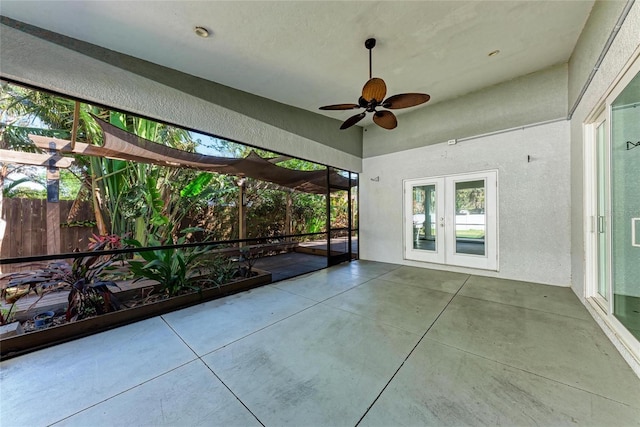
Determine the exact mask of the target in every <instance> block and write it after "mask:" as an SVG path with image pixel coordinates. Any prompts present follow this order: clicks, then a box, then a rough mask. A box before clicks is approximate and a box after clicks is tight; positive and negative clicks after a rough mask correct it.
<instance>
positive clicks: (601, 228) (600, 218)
mask: <svg viewBox="0 0 640 427" xmlns="http://www.w3.org/2000/svg"><path fill="white" fill-rule="evenodd" d="M598 233H604V216H598Z"/></svg>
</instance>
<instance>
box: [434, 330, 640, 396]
mask: <svg viewBox="0 0 640 427" xmlns="http://www.w3.org/2000/svg"><path fill="white" fill-rule="evenodd" d="M426 339H427V340H429V341H433V342H435V343H438V344H440V345H443V346H445V347H449V348H452V349H454V350H457V351H460V352H462V353H466V354H470V355H472V356H475V357H479V358H481V359H484V360H488V361H489V362H493V363H497V364H498V365H502V366H506V367H508V368H511V369H515V370H518V371H521V372H525V373H527V374H530V375H534V376H536V377H538V378H542V379H545V380H547V381H552V382H554V383H558V384H561V385H564V386H567V387H570V388H572V389H575V390H580V391H582V392H585V393H588V394H591V395H593V396H598V397H601V398H603V399H606V400H610V401H612V402H616V403H619V404H621V405H625V406H628V407H630V408H637V409H640V405H638V406H631V405H629V404H628V403H625V402H621V401H619V400H616V399H612V398H611V397H608V396H605V395H602V394H598V393H594V392H592V391H589V390H585V389H584V388H580V387H576V386H575V385H571V384H567V383H564V382H562V381H558V380H557V379H555V378H549V377H547V376H544V375H541V374H539V373H537V372H531V371H528V370H526V369H523V368H520V367H518V366H513V365H510V364H508V363H505V362H501V361H499V360H495V359H491V358H489V357H487V356H484V355H482V354H477V353H474V352H472V351H469V350H465V349H463V348H459V347H456V346H455V345H451V344H448V343H445V342H442V341H438V340H436V339H433V338H429V337H426Z"/></svg>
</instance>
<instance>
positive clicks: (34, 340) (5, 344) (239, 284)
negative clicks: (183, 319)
mask: <svg viewBox="0 0 640 427" xmlns="http://www.w3.org/2000/svg"><path fill="white" fill-rule="evenodd" d="M253 271H254V272H255V273H257V274H256V275H255V276H253V277H249V278H241V279H236V280H234V281H232V282H229V283H227V284H225V285H222V286H220V287H212V288H207V289H203V290H202V291H200V292H196V291H194V292H191V293H187V294H183V295H178V296H174V297H170V298H166V299H162V300H158V301H155V302H151V303H145V304H141V305H138V306H135V307H132V308H124V309H121V310H118V311H115V312H112V313H107V314H102V315H99V316H95V317H91V318H88V319H83V320H78V321H75V322H69V323H63V324H59V325H55V323H54V325H55V326H51V327H48V328H45V329H39V330H36V331H33V332H25V333H23V334H20V335H14V336H11V337H8V338H4V339H2V340H0V360H4V359H8V358H11V357H15V356H18V355H21V354H24V353H28V352H31V351H34V350H38V349H41V348H45V347H49V346H52V345H55V344H60V343H62V342H66V341H71V340H73V339H76V338H81V337H84V336H87V335H91V334H95V333H97V332H102V331H106V330H108V329H112V328H115V327H118V326H123V325H126V324H129V323H134V322H137V321H140V320H144V319H148V318H150V317H154V316H158V315H161V314H164V313H168V312H171V311H175V310H178V309H182V308H186V307H190V306H193V305H196V304H200V303H203V302H206V301H210V300H214V299H217V298H220V297H223V296H227V295H231V294H234V293H237V292H242V291H246V290H249V289H253V288H256V287H259V286H262V285H266V284H269V283H271V273H270V272H267V271H263V270H259V269H256V268H254V269H253ZM156 286H157V285H156ZM140 292H141V290H140V289H132V290H127V291H123V292H119V293H117V297H118V298H119V299H120V300H121V302H123V303H125V304H126V302H127V300H131V299H133V298H135V297H136V295H137V294H139V293H140ZM62 315H64V314H62Z"/></svg>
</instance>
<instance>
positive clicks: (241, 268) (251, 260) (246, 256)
mask: <svg viewBox="0 0 640 427" xmlns="http://www.w3.org/2000/svg"><path fill="white" fill-rule="evenodd" d="M257 259H258V257H257V256H256V254H255V253H254V252H253V250H252V249H251V248H250V247H248V246H243V247H241V248H240V257H239V258H238V262H239V264H238V276H240V277H251V276H253V265H254V264H255V263H256V260H257Z"/></svg>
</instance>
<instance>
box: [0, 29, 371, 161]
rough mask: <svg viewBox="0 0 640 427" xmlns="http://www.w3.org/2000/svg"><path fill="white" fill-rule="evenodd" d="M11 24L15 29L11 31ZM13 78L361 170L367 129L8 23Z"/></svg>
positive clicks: (5, 64) (5, 36)
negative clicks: (344, 128)
mask: <svg viewBox="0 0 640 427" xmlns="http://www.w3.org/2000/svg"><path fill="white" fill-rule="evenodd" d="M7 22H8V23H10V24H12V25H15V26H16V27H18V28H21V29H17V28H14V27H13V26H9V25H5V23H7ZM0 40H1V43H2V46H1V49H0V73H1V74H2V76H4V77H5V78H9V79H13V80H15V81H18V82H22V83H27V84H31V85H34V86H38V87H42V88H45V89H49V90H52V91H56V92H59V93H63V94H66V95H69V96H72V97H77V98H80V99H84V100H87V101H90V102H95V103H99V104H103V105H107V106H110V107H114V108H118V109H121V110H124V111H128V112H131V113H134V114H140V115H143V116H146V117H151V118H154V119H158V120H161V121H165V122H168V123H172V124H177V125H181V126H185V127H187V128H190V129H195V130H198V131H202V132H206V133H210V134H214V135H217V136H221V137H224V138H229V139H232V140H236V141H239V142H244V143H247V144H251V145H254V146H257V147H264V148H267V149H271V150H275V151H278V152H281V153H286V154H289V155H293V156H297V157H300V158H303V159H307V160H312V161H317V162H320V163H324V164H329V165H332V166H336V167H339V168H343V169H347V170H351V171H354V172H359V171H360V169H361V160H360V157H361V150H362V148H361V147H362V130H361V128H359V127H354V128H353V129H349V131H347V132H339V131H338V130H337V129H338V127H339V125H340V121H338V120H334V119H331V118H328V117H325V116H322V115H319V114H314V113H311V112H308V111H303V110H300V109H297V108H294V107H290V106H286V105H283V104H280V103H277V102H274V101H270V100H267V99H265V98H261V97H258V96H255V95H251V94H248V93H245V92H241V91H237V90H235V89H232V88H228V87H225V86H221V85H219V84H216V83H212V82H208V81H205V80H203V79H199V78H196V77H194V76H189V75H187V74H184V73H180V72H177V71H175V70H170V69H167V68H165V67H160V66H158V65H155V64H151V63H149V62H146V61H142V60H139V59H136V58H132V57H129V56H126V55H121V54H118V53H116V52H113V51H108V50H106V49H102V48H100V47H98V46H94V45H90V44H88V43H85V42H82V41H78V40H73V39H69V38H68V37H64V36H61V35H57V34H54V33H50V32H47V31H44V30H40V29H37V28H35V27H30V26H27V25H19V24H16V23H15V21H14V22H11V21H10V20H7V19H4V21H3V24H0Z"/></svg>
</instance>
